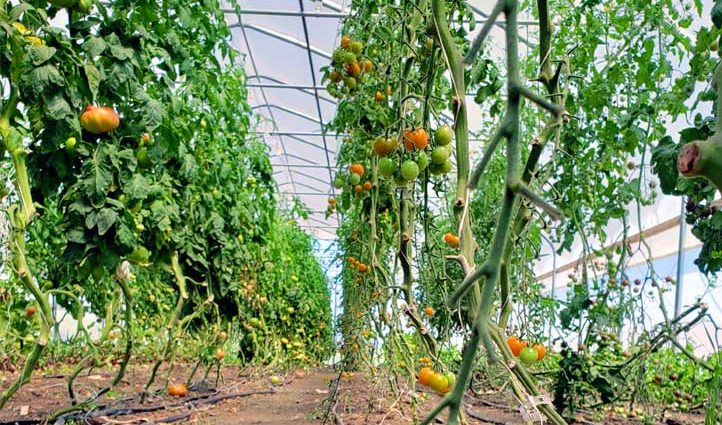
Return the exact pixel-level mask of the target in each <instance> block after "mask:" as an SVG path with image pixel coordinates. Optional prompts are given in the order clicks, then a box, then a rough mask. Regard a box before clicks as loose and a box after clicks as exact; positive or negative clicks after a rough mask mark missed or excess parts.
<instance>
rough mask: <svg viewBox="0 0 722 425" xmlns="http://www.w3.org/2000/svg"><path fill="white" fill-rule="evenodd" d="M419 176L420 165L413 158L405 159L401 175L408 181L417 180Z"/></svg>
mask: <svg viewBox="0 0 722 425" xmlns="http://www.w3.org/2000/svg"><path fill="white" fill-rule="evenodd" d="M418 176H419V165H418V164H416V162H414V161H412V160H410V159H409V160H407V161H404V163H403V164H401V177H403V178H404V180H406V181H413V180H416V177H418Z"/></svg>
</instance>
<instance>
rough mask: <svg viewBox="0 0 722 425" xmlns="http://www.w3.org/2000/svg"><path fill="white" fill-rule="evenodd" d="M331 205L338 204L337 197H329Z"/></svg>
mask: <svg viewBox="0 0 722 425" xmlns="http://www.w3.org/2000/svg"><path fill="white" fill-rule="evenodd" d="M328 204H329V205H336V198H328Z"/></svg>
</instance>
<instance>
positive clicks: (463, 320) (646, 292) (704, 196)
mask: <svg viewBox="0 0 722 425" xmlns="http://www.w3.org/2000/svg"><path fill="white" fill-rule="evenodd" d="M715 10H717V7H716V9H715ZM351 11H352V12H351V17H350V18H348V19H346V20H345V21H344V24H343V26H342V30H341V41H340V43H339V46H338V47H337V50H336V51H335V53H334V62H332V64H331V65H330V66H329V67H328V68H325V69H324V71H325V77H326V79H325V81H326V82H328V84H329V87H328V89H329V91H330V92H332V93H333V94H335V95H336V96H337V97H339V99H340V103H339V107H338V112H337V115H336V118H335V120H334V121H333V123H332V125H333V127H334V129H335V130H337V131H339V132H343V133H345V134H349V136H348V137H347V138H346V139H344V140H343V144H342V146H341V150H340V155H339V168H340V169H341V170H342V171H341V172H340V173H339V174H338V175H337V176H336V179H335V180H334V185H335V186H336V187H337V188H339V189H342V190H343V192H342V194H341V195H340V196H339V197H338V198H337V199H336V198H334V199H330V200H329V203H330V204H332V205H333V206H334V210H337V211H338V212H339V213H341V214H342V218H343V222H342V225H341V228H340V229H339V232H338V236H339V247H340V252H341V253H342V254H341V255H340V258H339V261H341V262H342V263H343V270H342V273H341V275H340V276H339V283H340V284H341V285H342V287H343V309H344V310H343V314H342V315H341V317H340V318H339V320H340V326H339V329H340V332H341V338H342V343H343V345H342V353H343V354H344V357H343V358H344V363H343V367H344V368H346V370H354V369H360V368H364V369H370V370H372V371H375V370H376V369H375V365H376V364H377V363H378V360H379V359H381V360H382V361H383V365H382V367H383V368H385V369H386V370H388V371H389V373H387V374H386V376H388V377H389V378H388V381H389V382H388V384H389V385H390V386H391V388H393V389H395V390H397V391H398V392H399V393H401V392H402V388H403V387H404V386H405V385H411V386H413V385H415V382H416V380H415V379H414V377H415V376H416V375H417V374H418V378H419V382H420V383H421V384H422V385H425V386H429V385H430V386H431V387H432V388H433V389H435V390H436V391H438V392H440V393H443V394H445V396H444V398H443V400H442V402H441V403H440V404H439V405H438V406H437V408H436V409H434V410H433V411H431V412H430V413H429V414H428V415H427V416H426V417H425V418H423V419H421V420H420V423H430V422H431V421H433V420H434V418H436V416H438V415H439V414H441V412H442V411H443V410H444V409H445V408H448V409H449V423H458V421H459V420H460V418H461V417H462V416H463V415H464V405H463V397H464V395H465V393H466V391H467V389H468V388H469V386H471V387H478V386H480V385H481V386H484V385H486V386H487V387H488V386H493V387H497V388H500V387H505V388H510V389H511V390H512V391H513V392H514V394H515V395H516V397H517V399H518V400H522V404H523V406H522V407H523V409H524V410H525V411H527V413H528V414H529V415H531V416H530V417H532V418H533V417H535V416H534V415H539V414H542V415H544V416H546V417H547V418H548V420H550V422H551V423H557V424H561V423H566V422H567V421H568V420H570V419H571V418H573V415H574V414H575V412H577V411H579V410H580V409H590V408H592V409H599V408H600V407H601V406H603V405H607V404H614V403H616V404H617V406H618V407H620V408H622V409H623V410H624V412H628V413H634V414H636V413H635V412H637V410H636V409H638V408H640V406H641V407H643V408H645V409H647V408H651V409H652V410H651V411H647V410H645V414H646V415H647V416H648V417H650V418H653V417H654V415H655V414H661V411H662V410H663V407H664V406H665V405H666V404H668V403H669V402H670V400H671V397H672V396H674V399H675V400H677V401H676V403H677V404H676V405H675V406H676V407H677V408H678V409H682V410H689V409H694V408H697V409H699V408H700V407H702V408H703V409H707V412H708V416H709V417H710V418H714V417H715V416H710V415H718V413H714V412H713V411H714V409H711V408H710V406H712V405H715V404H716V403H718V402H719V384H715V377H718V376H719V371H720V363H719V356H712V357H710V358H708V359H701V358H698V357H696V356H695V355H694V354H693V352H692V350H691V349H690V347H686V346H683V345H681V344H680V343H679V342H677V341H678V337H679V336H680V335H683V334H684V333H686V332H687V331H689V329H690V328H691V327H693V326H695V325H696V324H698V323H701V322H706V323H707V324H709V317H708V314H707V307H706V305H704V304H703V303H697V304H693V305H691V306H688V308H687V309H686V310H684V311H682V312H681V314H680V315H679V316H677V317H674V316H673V315H671V311H670V309H669V308H668V307H667V306H666V305H665V303H664V302H663V294H664V293H666V292H668V291H670V290H672V288H673V285H674V284H675V282H674V279H672V278H668V277H666V276H660V275H659V274H658V273H657V272H655V270H654V260H655V259H654V258H653V257H652V254H651V249H649V246H648V245H647V243H646V241H645V240H644V238H639V239H638V240H637V239H635V238H633V237H632V236H633V235H635V234H637V233H641V232H642V230H644V229H641V228H639V227H638V226H641V225H642V221H641V220H640V219H639V217H640V214H641V212H640V211H641V209H642V208H643V207H644V206H649V205H653V204H654V203H655V201H656V200H657V197H658V196H659V191H660V189H661V190H662V191H664V192H665V193H674V194H684V195H686V196H688V197H689V198H688V199H689V202H690V204H689V205H688V212H689V214H688V217H687V220H688V222H689V223H690V224H693V226H694V232H695V235H697V236H698V237H699V238H700V239H701V240H702V241H703V242H704V244H705V245H704V246H705V248H704V249H703V250H702V253H701V254H700V258H699V259H698V260H697V264H698V265H699V266H700V270H701V271H702V272H704V273H708V274H709V275H710V276H713V275H714V273H715V272H717V271H719V265H720V263H719V261H718V259H719V247H718V246H717V245H716V244H717V243H718V241H719V240H721V238H720V236H722V234H721V233H720V231H722V227H720V226H717V225H716V224H718V223H717V222H718V221H719V218H720V217H722V212H721V211H719V208H717V207H714V206H713V205H712V201H713V200H714V197H715V196H716V190H715V189H719V182H718V181H717V180H718V179H717V176H716V174H717V173H718V171H719V169H720V168H719V167H718V164H717V162H716V161H717V160H716V158H717V157H718V155H716V151H715V150H714V149H716V147H715V144H716V143H717V142H716V141H715V140H716V139H714V138H713V137H714V136H711V134H713V133H712V132H713V130H714V129H713V128H712V124H711V123H712V122H714V120H712V119H707V120H703V119H702V118H697V119H695V128H696V129H695V130H685V131H683V132H682V133H681V134H682V140H681V142H680V143H679V144H677V143H674V142H673V141H672V137H668V136H666V135H667V133H668V123H669V122H671V121H674V120H678V119H679V120H684V118H686V117H687V116H689V114H692V113H693V111H695V110H696V109H697V108H698V107H699V106H698V103H700V102H704V101H710V100H716V99H717V94H716V92H715V91H714V90H716V89H715V88H712V89H711V90H708V89H707V88H703V89H700V87H701V86H703V85H705V84H707V83H708V82H709V81H710V77H711V76H712V75H713V73H714V72H715V68H716V67H717V64H718V62H719V60H718V57H717V54H716V49H717V47H716V46H717V43H718V39H719V36H720V30H719V28H718V27H714V28H701V29H700V30H699V31H698V32H697V34H696V38H694V39H693V38H692V37H691V36H690V32H689V31H688V29H689V28H690V27H691V25H692V24H693V23H694V22H698V21H699V20H700V19H701V18H700V17H701V16H704V13H705V11H703V9H702V4H700V3H699V2H682V3H681V4H680V3H679V2H671V1H663V2H655V3H654V4H652V3H645V4H641V3H639V2H633V1H616V2H614V5H609V4H604V3H603V2H599V1H583V2H581V3H575V4H571V3H569V2H563V1H554V0H538V1H536V2H518V1H515V0H500V1H498V2H495V3H494V7H493V8H492V9H491V11H487V15H488V16H487V17H486V18H485V22H484V23H483V24H482V25H481V26H480V27H479V26H477V25H476V17H477V16H478V15H477V14H476V13H475V11H474V10H473V6H472V5H471V4H469V3H468V2H465V1H450V2H443V1H436V0H418V1H412V0H407V1H402V2H400V3H399V4H397V2H392V1H373V2H371V1H354V2H352V6H351ZM522 16H524V18H523V19H524V20H527V21H528V20H529V19H531V20H532V21H534V24H532V25H533V30H531V31H529V32H526V31H522V27H521V25H522V24H520V21H521V20H522V18H521V17H522ZM527 17H530V18H529V19H528V18H527ZM525 25H527V24H525ZM492 32H493V34H494V40H493V41H489V40H488V38H489V35H490V34H491V33H492ZM472 33H473V34H475V37H474V38H473V39H472V37H471V34H472ZM529 33H533V34H534V35H535V36H534V37H528V34H529ZM359 40H363V42H360V41H359ZM352 43H355V44H353V46H352ZM352 47H353V48H352ZM499 51H501V53H499ZM349 52H351V53H352V55H349V54H348V53H349ZM498 57H501V59H498ZM358 58H362V59H361V60H363V61H364V64H366V63H367V62H370V65H368V66H366V65H364V66H363V67H361V66H360V65H359V67H358V68H362V69H363V70H362V71H360V72H359V74H358V76H354V75H353V74H354V72H355V70H356V68H357V67H356V66H355V61H356V60H358ZM680 68H681V69H682V70H681V71H680ZM357 77H359V78H357ZM349 78H354V81H353V83H354V84H353V88H350V87H349V89H348V90H346V89H345V87H347V86H349V84H347V81H346V80H347V79H349ZM714 87H719V86H714ZM691 96H694V97H696V98H697V102H695V103H690V102H687V100H688V99H689V98H690V97H691ZM470 99H473V102H474V103H476V105H475V106H474V108H473V110H474V111H480V112H481V116H480V117H479V116H476V117H474V118H475V119H476V120H479V119H480V120H481V122H482V126H481V130H480V133H478V134H472V133H470V131H469V128H468V122H469V120H470V118H471V117H470V116H469V110H471V108H470V107H469V105H467V104H466V103H467V102H469V101H470ZM710 136H711V137H710ZM470 139H480V140H481V141H482V145H481V151H482V154H481V155H478V156H473V155H471V154H470V153H471V152H472V151H474V150H476V151H478V149H477V146H478V145H476V143H475V141H472V140H470ZM705 139H707V140H708V141H705V142H695V144H693V145H691V146H687V144H688V142H691V141H694V140H705ZM682 145H684V146H682ZM698 145H699V146H698ZM694 146H696V147H694ZM472 158H473V159H475V161H477V162H476V163H475V164H473V165H472V164H471V160H472ZM654 173H656V174H657V175H658V176H655V175H654ZM698 177H704V178H698ZM715 185H716V187H715ZM660 186H661V187H660ZM674 188H676V189H674ZM672 190H674V192H672ZM630 211H636V212H635V214H637V217H630ZM612 222H621V224H622V228H623V232H622V235H620V236H617V235H608V234H607V233H608V231H609V226H608V225H609V224H610V223H612ZM631 223H639V224H634V225H632V224H631ZM613 238H618V239H613ZM544 239H548V240H551V241H552V242H551V243H552V244H553V246H554V248H553V249H555V250H558V251H559V252H562V251H566V250H570V249H572V248H573V247H575V246H576V245H577V244H578V245H581V248H582V254H581V257H580V258H581V260H580V262H579V264H578V266H577V267H576V268H575V269H574V270H572V272H571V273H570V276H569V280H570V281H571V282H570V284H569V285H568V287H567V291H568V293H567V295H566V297H565V299H560V298H559V296H558V294H550V293H549V292H548V288H546V287H544V286H543V285H541V284H540V283H539V282H538V281H537V277H536V276H535V274H534V265H535V263H536V261H538V259H539V256H540V253H541V252H542V249H543V248H544V243H545V242H544ZM594 241H600V242H594ZM618 241H622V242H621V243H615V242H618ZM632 241H633V242H632ZM639 255H641V256H643V257H644V258H646V259H647V263H646V271H645V275H644V277H643V278H640V279H636V278H632V277H631V276H630V275H629V274H628V273H629V267H628V265H629V264H630V262H631V260H632V258H633V257H635V256H639ZM652 310H654V311H655V314H654V315H659V316H661V317H663V320H662V322H660V323H657V322H653V321H651V320H650V319H649V316H650V315H647V314H644V312H645V311H652ZM657 313H658V314H657ZM712 326H713V325H712ZM550 327H551V328H552V329H553V333H552V332H550V331H549V329H550ZM552 334H554V335H555V337H554V339H550V335H552ZM620 335H624V339H625V341H624V344H621V343H620V341H619V337H620ZM458 337H462V338H463V341H464V344H463V347H461V348H462V350H459V348H460V347H459V346H458V344H455V343H454V342H453V340H454V339H456V338H458ZM710 338H711V341H710V342H711V344H713V346H718V341H716V340H715V337H714V336H713V335H712V336H711V337H710ZM523 344H525V346H523ZM670 345H671V347H670ZM553 346H556V351H557V352H554V351H555V350H554V349H553ZM460 351H461V352H460ZM478 352H482V353H483V355H482V356H479V355H477V353H478ZM547 353H549V354H548V355H547ZM679 356H682V357H683V358H684V359H686V360H685V361H688V362H689V363H688V365H689V369H688V370H687V371H685V372H682V371H679V372H675V373H677V374H678V375H680V376H681V375H683V374H684V375H685V376H686V377H685V378H684V379H682V381H684V382H690V384H689V385H685V386H683V387H678V388H676V391H677V392H679V396H677V395H676V393H671V392H670V391H671V390H672V388H671V387H669V386H667V387H665V386H660V385H657V384H655V383H654V382H653V381H654V380H655V379H656V378H654V376H655V374H656V373H658V372H654V373H652V372H651V371H654V370H657V371H660V370H664V369H665V368H668V369H674V370H675V371H676V370H678V369H677V365H674V364H672V359H674V358H676V357H679ZM419 359H421V360H430V361H429V362H426V361H420V360H419ZM660 364H662V366H659V365H660ZM502 365H503V366H502ZM489 366H496V367H492V368H491V370H490V368H489ZM493 370H496V372H493ZM630 370H633V372H631V373H630V372H629V371H630ZM449 372H452V373H453V375H455V379H454V380H453V383H452V384H450V385H449V384H448V382H449V376H451V375H448V373H449ZM374 373H380V372H374ZM650 376H651V377H652V378H650ZM444 379H446V384H444V382H443V381H444ZM650 379H651V380H650ZM692 382H693V383H694V384H692ZM699 384H703V385H699ZM545 390H546V391H545ZM544 393H549V394H550V396H551V397H550V399H549V402H548V403H545V402H542V403H531V404H530V403H525V402H524V401H525V400H527V401H528V400H539V399H538V398H536V397H538V396H540V395H543V394H544ZM715 394H716V395H715ZM690 397H691V398H690ZM622 406H623V407H622ZM650 406H651V407H650ZM709 412H712V413H709ZM416 419H420V418H416Z"/></svg>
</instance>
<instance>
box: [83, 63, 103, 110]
mask: <svg viewBox="0 0 722 425" xmlns="http://www.w3.org/2000/svg"><path fill="white" fill-rule="evenodd" d="M83 71H85V78H86V80H87V81H88V88H89V89H90V94H91V95H92V101H93V102H95V98H96V97H98V88H99V87H100V71H98V68H96V67H95V65H93V64H89V63H86V64H85V65H83Z"/></svg>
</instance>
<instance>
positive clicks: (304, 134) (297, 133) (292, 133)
mask: <svg viewBox="0 0 722 425" xmlns="http://www.w3.org/2000/svg"><path fill="white" fill-rule="evenodd" d="M256 133H258V134H268V135H271V136H299V137H323V136H326V137H348V136H350V134H342V133H326V134H323V133H312V132H303V131H256Z"/></svg>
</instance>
